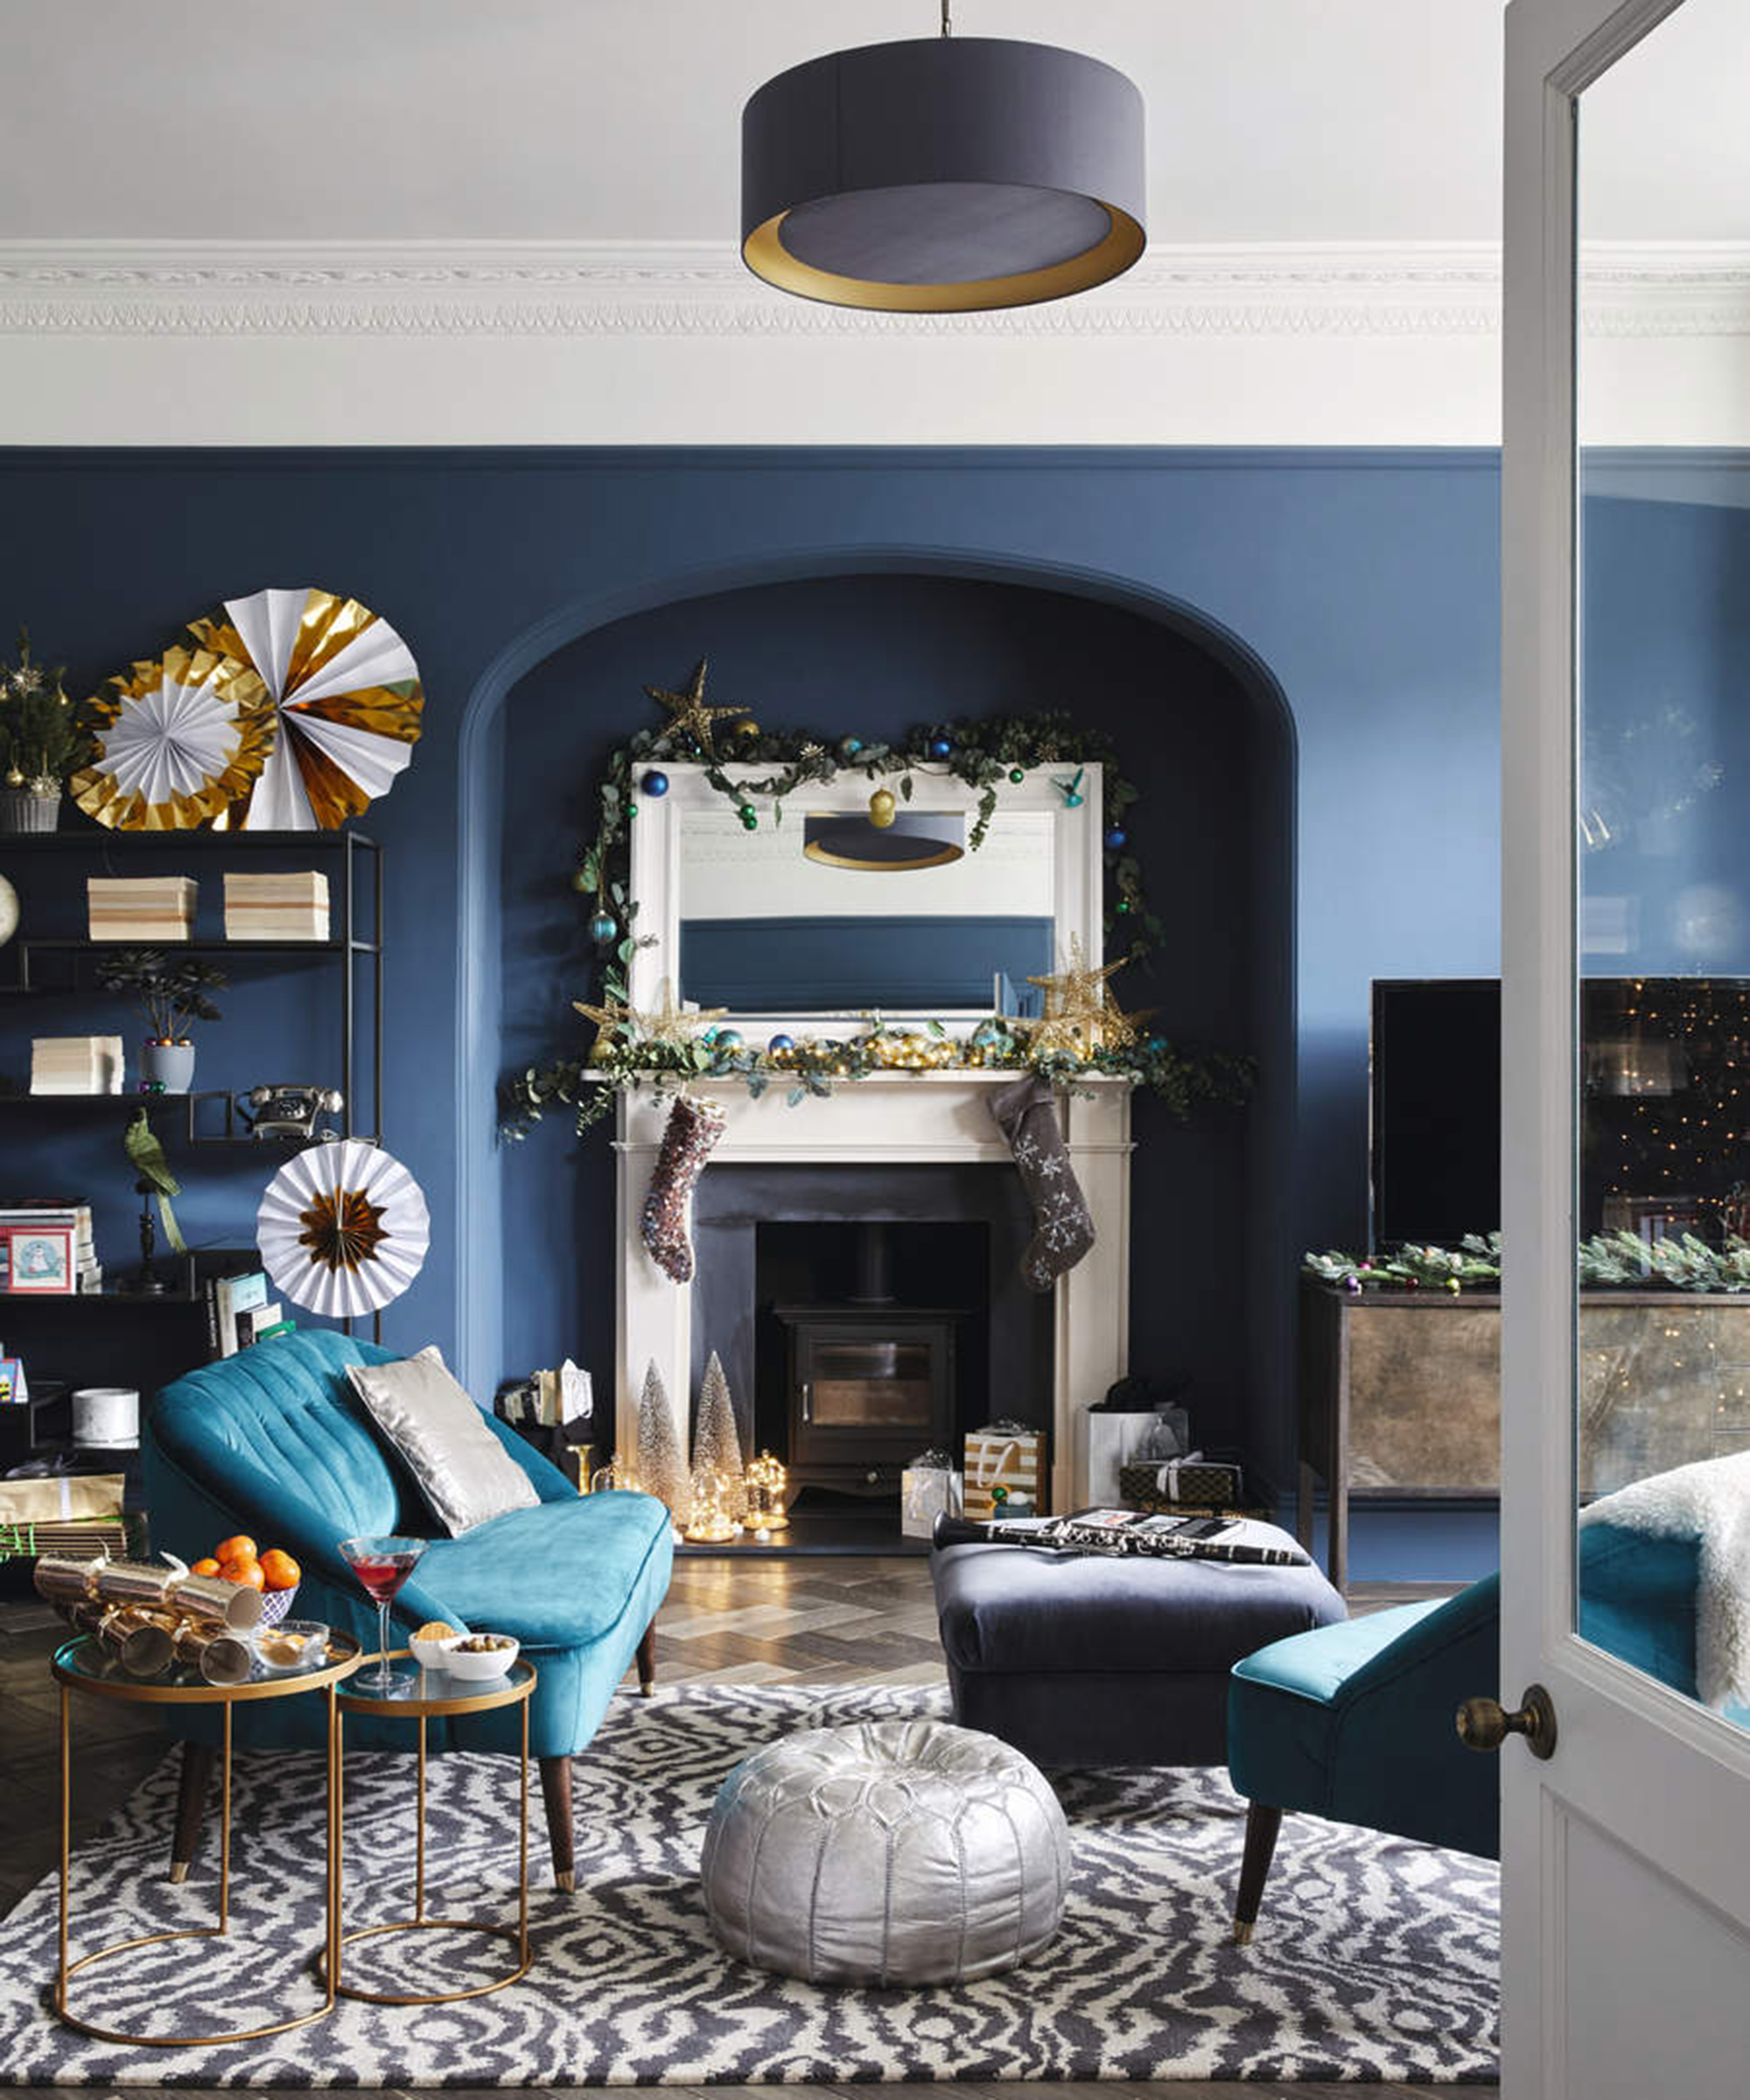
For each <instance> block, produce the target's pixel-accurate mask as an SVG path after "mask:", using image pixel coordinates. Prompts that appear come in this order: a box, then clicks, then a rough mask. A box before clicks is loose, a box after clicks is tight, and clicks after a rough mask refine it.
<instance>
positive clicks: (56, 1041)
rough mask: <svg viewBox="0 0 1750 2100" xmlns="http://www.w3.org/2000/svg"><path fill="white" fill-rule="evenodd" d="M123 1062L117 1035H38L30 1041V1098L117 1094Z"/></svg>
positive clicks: (119, 1039) (121, 1077)
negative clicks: (37, 1095)
mask: <svg viewBox="0 0 1750 2100" xmlns="http://www.w3.org/2000/svg"><path fill="white" fill-rule="evenodd" d="M125 1062H126V1060H125V1057H124V1054H123V1048H122V1039H121V1037H120V1036H119V1035H38V1036H34V1037H32V1038H31V1093H32V1094H119V1093H120V1092H121V1091H122V1081H123V1068H124V1065H125Z"/></svg>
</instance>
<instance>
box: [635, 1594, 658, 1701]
mask: <svg viewBox="0 0 1750 2100" xmlns="http://www.w3.org/2000/svg"><path fill="white" fill-rule="evenodd" d="M638 1689H639V1691H641V1692H642V1693H643V1695H644V1697H645V1698H647V1699H648V1698H650V1697H651V1695H652V1694H653V1693H654V1692H655V1690H656V1614H655V1612H652V1613H651V1614H650V1623H649V1625H648V1626H647V1627H646V1628H645V1629H644V1636H643V1638H642V1639H641V1641H640V1642H639V1643H638Z"/></svg>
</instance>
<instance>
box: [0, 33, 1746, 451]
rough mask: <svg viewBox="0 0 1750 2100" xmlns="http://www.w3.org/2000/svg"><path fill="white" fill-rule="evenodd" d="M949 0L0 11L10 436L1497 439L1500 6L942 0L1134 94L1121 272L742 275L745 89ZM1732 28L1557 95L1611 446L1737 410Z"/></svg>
mask: <svg viewBox="0 0 1750 2100" xmlns="http://www.w3.org/2000/svg"><path fill="white" fill-rule="evenodd" d="M1501 17H1502V11H1501V5H1500V0H1219V4H1210V5H1206V6H1204V7H1202V8H1201V9H1193V8H1191V7H1188V6H1184V7H1181V6H1176V5H1166V4H1162V0H1078V4H1075V5H1074V6H1070V5H1067V4H1065V0H1050V4H1047V0H1002V4H1000V5H999V4H998V0H958V5H957V7H956V27H957V29H958V31H960V33H962V34H963V35H978V34H986V33H988V34H998V35H1003V36H1012V37H1021V38H1038V39H1040V40H1042V41H1054V42H1061V43H1068V44H1074V45H1076V46H1077V47H1079V48H1082V49H1085V50H1087V51H1089V52H1094V53H1096V54H1097V55H1098V56H1101V57H1103V58H1105V59H1110V60H1111V61H1112V62H1113V63H1114V64H1116V65H1117V66H1121V67H1123V68H1124V70H1125V71H1126V72H1128V73H1131V75H1132V77H1134V78H1135V79H1136V80H1137V81H1138V84H1139V86H1140V87H1141V88H1142V89H1143V92H1144V95H1145V99H1146V102H1147V106H1148V112H1149V161H1150V191H1151V205H1150V226H1149V234H1150V243H1151V246H1150V253H1149V255H1148V256H1147V257H1146V258H1145V261H1144V262H1143V264H1142V265H1141V266H1140V267H1139V269H1138V270H1137V271H1135V272H1133V273H1132V274H1131V276H1129V277H1127V278H1125V279H1124V280H1123V281H1121V283H1119V284H1117V285H1116V286H1113V287H1111V288H1110V289H1109V290H1105V291H1103V292H1101V293H1097V294H1094V295H1090V296H1089V297H1085V298H1083V299H1081V300H1076V301H1072V302H1069V303H1067V304H1061V305H1055V306H1051V307H1046V308H1039V309H1033V310H1030V311H1025V312H1022V313H1019V314H1014V315H997V316H974V317H967V318H957V319H947V320H899V321H896V320H893V319H892V318H887V317H881V316H872V317H867V316H856V315H847V314H844V313H842V312H839V311H835V310H830V309H821V308H816V307H809V306H806V305H803V304H800V303H798V302H795V301H792V300H788V299H786V298H784V297H782V295H781V294H777V293H774V292H771V291H770V290H767V288H766V287H764V286H761V285H759V284H757V283H754V282H753V280H751V279H750V278H749V277H748V276H746V273H745V272H744V271H743V270H742V269H741V268H740V265H739V259H738V257H737V255H736V252H735V235H736V228H737V186H738V174H739V112H740V108H741V104H742V102H743V101H744V100H745V99H746V95H748V94H749V93H750V92H751V91H752V90H753V88H755V87H757V86H758V85H759V83H760V81H762V80H763V79H765V78H766V77H767V76H768V75H769V74H770V73H774V72H776V71H778V70H780V69H781V68H782V67H783V66H787V65H789V64H793V63H795V62H796V61H797V60H799V59H804V58H807V57H809V56H811V55H813V54H815V53H816V52H821V51H825V50H830V49H832V48H836V47H838V46H841V45H847V44H852V43H858V42H866V41H871V40H876V39H879V38H885V37H893V36H900V35H906V34H910V33H917V34H920V35H922V34H928V33H930V32H931V31H932V30H933V28H934V24H935V6H934V4H933V0H904V4H896V0H734V4H727V0H502V4H500V5H498V6H496V7H493V8H482V7H481V6H480V5H479V0H470V4H468V5H463V4H461V0H364V4H360V0H299V4H298V5H297V6H296V7H284V6H269V5H266V4H245V5H242V6H240V5H238V4H236V0H160V4H155V5H151V6H146V5H142V4H140V0H59V4H52V5H49V4H44V0H0V81H4V87H0V109H4V121H0V441H4V442H11V443H30V442H72V443H239V442H251V441H255V442H293V443H322V442H356V443H373V442H381V443H427V442H450V443H457V442H461V443H467V442H499V443H509V442H519V441H527V442H555V443H587V442H601V443H633V444H641V443H646V444H656V443H727V442H750V443H761V442H764V443H771V442H778V443H784V442H799V443H815V442H834V441H837V442H873V443H882V442H895V443H904V442H911V443H948V442H963V443H979V444H999V443H1013V444H1021V443H1028V442H1036V443H1061V442H1088V443H1191V444H1195V443H1272V442H1275V443H1288V444H1327V443H1379V444H1416V443H1427V444H1458V443H1488V442H1492V441H1493V440H1494V438H1495V434H1496V430H1497V427H1498V416H1497V411H1496V395H1497V392H1498V385H1497V361H1498V338H1497V330H1496V305H1497V301H1498V267H1497V261H1496V254H1497V235H1498V219H1499V208H1500V207H1499V187H1500V185H1499V162H1500V151H1501V144H1500V119H1499V104H1500V85H1499V75H1500V66H1501V26H1502V21H1501ZM1675 32H1680V33H1675ZM1747 43H1750V39H1747V38H1746V37H1745V35H1744V33H1743V23H1742V14H1741V7H1740V0H1687V4H1686V5H1685V6H1684V9H1683V11H1682V12H1681V14H1680V15H1679V16H1678V17H1677V19H1676V22H1675V23H1674V24H1672V25H1668V27H1667V29H1666V30H1664V31H1661V32H1660V34H1659V36H1658V37H1656V38H1655V40H1654V43H1653V44H1652V45H1649V47H1648V50H1647V52H1646V54H1645V56H1644V58H1643V59H1642V63H1641V64H1640V66H1638V68H1637V74H1638V77H1637V80H1636V81H1635V91H1634V94H1633V95H1632V96H1629V95H1623V96H1619V97H1617V98H1615V101H1614V102H1613V101H1612V99H1611V98H1610V97H1609V96H1608V95H1607V94H1606V93H1604V92H1602V91H1600V94H1599V95H1598V96H1597V99H1596V106H1595V107H1589V108H1588V109H1587V111H1586V127H1585V137H1586V150H1587V151H1588V153H1589V154H1593V153H1595V154H1596V155H1597V157H1598V160H1599V164H1600V166H1604V165H1608V167H1609V170H1610V173H1609V176H1608V178H1607V179H1604V180H1601V181H1600V183H1599V184H1597V185H1596V186H1594V191H1593V195H1594V197H1595V200H1596V215H1595V218H1594V221H1593V224H1592V225H1591V226H1590V227H1589V228H1588V230H1589V232H1591V233H1592V234H1593V235H1595V236H1597V237H1600V238H1601V239H1604V240H1606V241H1607V242H1611V243H1614V244H1616V245H1615V246H1614V248H1613V249H1612V252H1611V254H1610V255H1609V256H1608V257H1607V262H1608V263H1609V269H1608V271H1607V275H1606V276H1604V277H1602V278H1601V279H1600V286H1599V290H1598V295H1597V297H1596V298H1595V299H1594V300H1593V303H1592V311H1591V312H1590V314H1589V322H1588V325H1589V326H1590V328H1591V329H1592V332H1593V334H1594V335H1595V336H1597V337H1598V338H1599V339H1600V344H1601V347H1600V351H1599V352H1598V360H1599V361H1598V364H1597V368H1596V370H1595V372H1594V375H1593V394H1592V402H1593V406H1594V408H1595V409H1597V410H1598V411H1599V412H1600V414H1601V415H1602V416H1603V422H1604V424H1605V426H1606V428H1605V430H1603V431H1602V432H1601V433H1600V434H1604V435H1608V436H1610V437H1614V438H1615V439H1617V440H1618V441H1621V442H1629V441H1636V440H1641V441H1649V442H1652V441H1661V440H1663V441H1670V442H1677V441H1690V442H1698V443H1721V442H1726V441H1727V439H1728V437H1730V436H1732V435H1733V433H1732V432H1729V431H1728V430H1726V429H1724V428H1722V427H1721V425H1720V410H1721V405H1722V403H1725V404H1728V405H1729V404H1730V403H1731V402H1733V401H1735V400H1736V399H1737V398H1738V395H1739V394H1740V393H1742V394H1743V395H1746V397H1747V400H1746V405H1745V410H1744V413H1745V416H1746V418H1747V429H1750V388H1741V387H1740V367H1739V364H1738V361H1737V360H1738V356H1739V353H1740V350H1741V347H1742V344H1743V340H1744V331H1745V328H1746V326H1747V325H1750V273H1747V270H1746V269H1745V267H1744V264H1745V261H1746V258H1747V255H1750V127H1746V126H1744V125H1743V123H1742V122H1741V115H1740V113H1741V110H1742V109H1743V108H1744V107H1745V105H1746V102H1747V92H1746V91H1747V88H1750V62H1747V52H1746V48H1745V47H1746V45H1747ZM1623 243H1628V244H1629V245H1628V246H1623V245H1621V244H1623ZM1673 243H1678V244H1684V245H1679V246H1676V247H1674V246H1673V245H1672V244H1673ZM1649 346H1650V347H1649ZM1739 434H1740V435H1742V434H1743V433H1739Z"/></svg>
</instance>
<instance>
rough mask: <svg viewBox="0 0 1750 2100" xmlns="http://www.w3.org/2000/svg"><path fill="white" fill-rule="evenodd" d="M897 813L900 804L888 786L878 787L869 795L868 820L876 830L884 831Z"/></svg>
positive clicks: (898, 812)
mask: <svg viewBox="0 0 1750 2100" xmlns="http://www.w3.org/2000/svg"><path fill="white" fill-rule="evenodd" d="M899 814H900V805H899V804H898V803H897V802H895V801H894V800H893V791H892V790H891V789H890V788H877V789H876V790H875V792H874V794H873V795H871V796H870V798H869V821H870V823H872V824H873V825H874V827H875V829H876V830H878V831H885V830H886V829H887V827H888V826H889V825H890V824H891V823H893V819H894V818H895V817H896V816H898V815H899Z"/></svg>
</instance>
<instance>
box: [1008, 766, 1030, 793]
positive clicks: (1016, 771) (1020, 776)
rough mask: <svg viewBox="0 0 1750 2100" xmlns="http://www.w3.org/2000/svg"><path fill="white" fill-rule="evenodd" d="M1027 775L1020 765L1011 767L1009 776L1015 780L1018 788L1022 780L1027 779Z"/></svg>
mask: <svg viewBox="0 0 1750 2100" xmlns="http://www.w3.org/2000/svg"><path fill="white" fill-rule="evenodd" d="M1026 777H1027V776H1026V774H1024V773H1023V772H1022V771H1021V769H1020V767H1019V766H1012V767H1010V769H1009V778H1010V779H1011V780H1012V781H1013V782H1014V784H1015V786H1016V787H1017V788H1019V786H1020V784H1021V782H1022V781H1025V780H1026Z"/></svg>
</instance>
